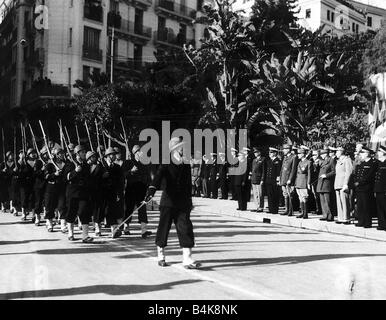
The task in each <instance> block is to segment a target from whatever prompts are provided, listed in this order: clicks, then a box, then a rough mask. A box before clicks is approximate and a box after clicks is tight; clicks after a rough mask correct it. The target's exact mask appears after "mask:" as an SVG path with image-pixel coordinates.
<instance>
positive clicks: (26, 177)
mask: <svg viewBox="0 0 386 320" xmlns="http://www.w3.org/2000/svg"><path fill="white" fill-rule="evenodd" d="M34 166H35V162H34V161H26V162H23V163H22V164H21V165H20V169H19V186H20V202H21V207H22V208H23V209H25V210H26V211H27V210H29V209H31V208H32V205H33V203H34V202H33V196H34V188H33V187H34V182H35V181H34ZM25 214H27V212H25Z"/></svg>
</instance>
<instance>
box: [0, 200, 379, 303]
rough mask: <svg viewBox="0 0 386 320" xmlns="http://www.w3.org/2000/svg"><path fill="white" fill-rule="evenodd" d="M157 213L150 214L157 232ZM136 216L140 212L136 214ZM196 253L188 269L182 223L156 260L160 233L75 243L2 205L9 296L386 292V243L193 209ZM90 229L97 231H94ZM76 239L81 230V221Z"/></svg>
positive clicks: (0, 295) (360, 295)
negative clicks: (162, 263) (161, 259)
mask: <svg viewBox="0 0 386 320" xmlns="http://www.w3.org/2000/svg"><path fill="white" fill-rule="evenodd" d="M157 217H158V214H157V212H151V213H149V218H150V220H149V222H150V225H149V226H150V230H152V231H153V232H155V230H156V226H157ZM135 220H136V219H134V220H133V221H135ZM192 220H193V224H194V226H195V234H196V248H194V257H195V259H197V260H199V261H201V262H202V263H203V268H202V270H185V269H184V268H183V267H182V265H181V259H182V252H181V249H180V248H179V245H178V240H177V237H176V233H175V229H174V227H173V229H172V232H171V234H170V241H169V244H168V247H167V251H166V253H167V261H168V262H170V263H171V266H170V267H166V268H161V267H159V266H158V265H157V259H156V250H155V245H154V236H152V237H150V238H149V239H146V240H144V239H142V238H141V237H140V228H139V225H138V224H137V223H135V224H133V225H132V229H133V232H132V235H130V236H124V237H122V238H119V239H114V240H113V239H109V237H108V235H107V233H105V236H103V237H102V238H98V239H96V240H97V241H96V243H94V244H83V243H82V242H81V241H76V242H69V241H68V240H67V235H63V234H62V233H61V232H60V231H59V230H58V229H57V228H58V227H56V229H55V230H56V232H54V233H48V232H47V230H46V228H45V227H44V226H41V227H36V226H34V225H33V224H32V223H31V222H30V221H27V222H22V221H20V217H14V216H12V215H11V214H9V213H0V274H1V275H2V276H1V277H0V300H3V299H35V298H38V299H65V300H68V299H87V300H88V299H90V300H96V299H138V300H139V299H150V300H153V299H157V300H158V299H159V300H166V299H167V300H178V299H187V300H190V299H200V300H201V299H204V300H206V299H223V300H232V299H242V300H245V299H384V298H386V273H385V271H384V270H385V266H386V242H381V241H373V240H366V239H361V238H355V237H350V236H342V235H336V234H328V233H322V232H316V231H310V230H303V229H296V228H291V227H283V226H278V225H272V224H263V223H257V222H254V221H249V220H245V219H240V218H233V217H229V216H228V217H225V216H220V215H215V214H209V213H203V212H200V207H199V206H196V207H195V210H194V212H193V213H192ZM91 235H92V236H93V235H94V234H93V233H91ZM76 236H77V238H80V231H78V230H76Z"/></svg>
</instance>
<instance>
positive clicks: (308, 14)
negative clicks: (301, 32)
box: [306, 9, 311, 19]
mask: <svg viewBox="0 0 386 320" xmlns="http://www.w3.org/2000/svg"><path fill="white" fill-rule="evenodd" d="M309 18H311V9H307V10H306V19H309Z"/></svg>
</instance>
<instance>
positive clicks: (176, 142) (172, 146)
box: [169, 137, 185, 152]
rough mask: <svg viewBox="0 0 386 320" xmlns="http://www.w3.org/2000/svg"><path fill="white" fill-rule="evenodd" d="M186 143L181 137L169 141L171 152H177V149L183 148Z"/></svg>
mask: <svg viewBox="0 0 386 320" xmlns="http://www.w3.org/2000/svg"><path fill="white" fill-rule="evenodd" d="M184 144H185V142H183V141H182V139H181V138H179V137H173V138H171V139H170V141H169V152H172V151H174V150H176V149H177V148H179V147H181V146H183V145H184Z"/></svg>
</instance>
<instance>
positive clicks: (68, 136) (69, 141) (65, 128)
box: [62, 126, 71, 143]
mask: <svg viewBox="0 0 386 320" xmlns="http://www.w3.org/2000/svg"><path fill="white" fill-rule="evenodd" d="M64 130H65V131H66V135H67V140H68V143H71V140H70V135H69V134H68V131H67V127H66V126H64ZM62 131H63V130H62ZM63 138H64V137H63ZM64 141H66V139H64Z"/></svg>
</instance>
